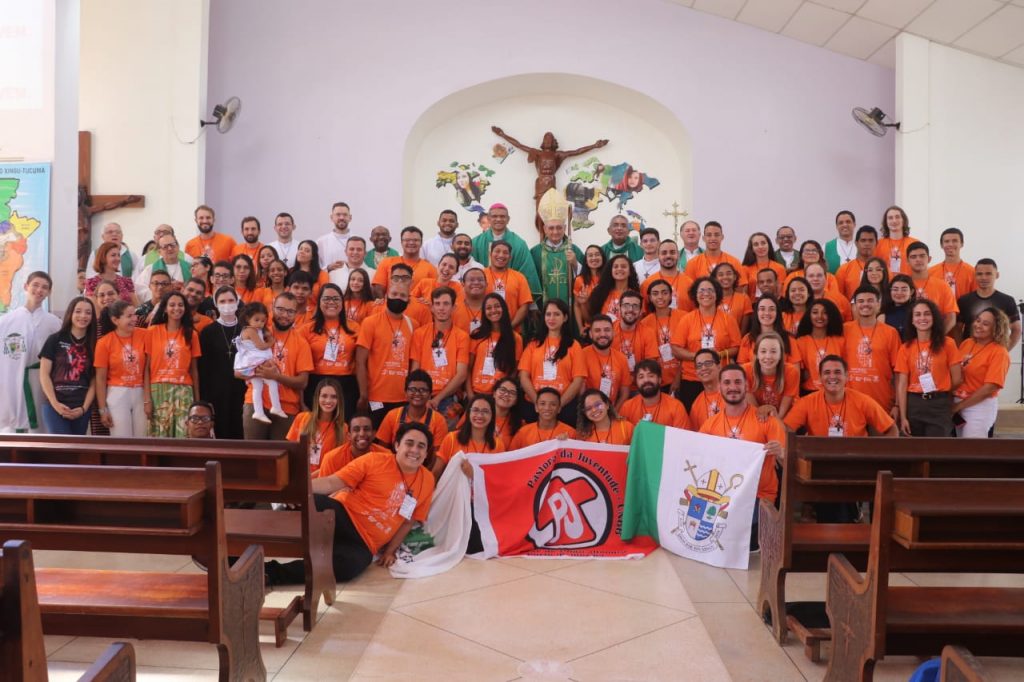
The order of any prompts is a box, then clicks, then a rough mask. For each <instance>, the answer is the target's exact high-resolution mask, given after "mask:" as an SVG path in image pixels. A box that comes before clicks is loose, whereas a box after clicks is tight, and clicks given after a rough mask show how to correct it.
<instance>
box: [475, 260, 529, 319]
mask: <svg viewBox="0 0 1024 682" xmlns="http://www.w3.org/2000/svg"><path fill="white" fill-rule="evenodd" d="M484 276H486V277H487V293H495V294H498V295H499V296H501V297H502V298H503V299H505V305H507V306H508V314H509V317H512V318H515V316H516V313H517V312H519V309H520V308H522V307H523V306H528V305H530V304H531V303H533V294H532V293H530V284H529V282H527V281H526V278H525V277H523V275H522V274H521V273H518V272H516V271H515V270H513V269H512V268H509V269H507V270H505V272H502V273H498V272H495V270H494V268H484Z"/></svg>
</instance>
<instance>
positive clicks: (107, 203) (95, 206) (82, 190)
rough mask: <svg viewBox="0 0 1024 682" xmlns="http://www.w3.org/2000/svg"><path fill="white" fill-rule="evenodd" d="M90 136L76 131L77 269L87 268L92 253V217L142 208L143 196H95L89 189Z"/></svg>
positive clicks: (88, 133)
mask: <svg viewBox="0 0 1024 682" xmlns="http://www.w3.org/2000/svg"><path fill="white" fill-rule="evenodd" d="M91 180H92V133H90V132H88V131H86V130H79V131H78V267H80V268H84V267H86V261H87V260H88V259H89V253H91V252H92V217H93V216H94V215H96V214H97V213H102V212H103V211H112V210H114V209H115V208H121V207H123V206H133V207H135V208H142V207H144V206H145V205H146V197H145V196H143V195H141V194H97V195H93V194H92V190H91Z"/></svg>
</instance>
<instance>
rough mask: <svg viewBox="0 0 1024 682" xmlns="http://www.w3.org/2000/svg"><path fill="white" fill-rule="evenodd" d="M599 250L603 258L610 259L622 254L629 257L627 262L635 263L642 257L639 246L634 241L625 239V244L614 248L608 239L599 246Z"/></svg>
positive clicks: (642, 251) (642, 252) (641, 250)
mask: <svg viewBox="0 0 1024 682" xmlns="http://www.w3.org/2000/svg"><path fill="white" fill-rule="evenodd" d="M601 250H602V251H604V257H605V258H608V259H610V258H611V257H612V256H617V255H619V254H620V253H624V254H626V255H627V256H629V262H630V263H635V262H637V261H638V260H640V259H641V258H643V257H644V250H643V249H642V248H640V244H638V243H637V242H636V241H634V240H632V239H630V238H629V237H627V238H626V243H625V244H623V245H622V246H615V245H614V244H612V241H611V240H610V239H609V240H608V241H607V242H605V243H604V244H602V245H601Z"/></svg>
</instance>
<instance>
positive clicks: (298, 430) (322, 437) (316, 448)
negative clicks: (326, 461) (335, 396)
mask: <svg viewBox="0 0 1024 682" xmlns="http://www.w3.org/2000/svg"><path fill="white" fill-rule="evenodd" d="M339 404H340V403H339ZM312 415H313V413H312V412H300V413H299V414H297V415H295V419H294V421H292V425H291V428H289V429H288V435H287V436H285V438H286V439H287V440H290V441H292V442H293V443H298V442H299V439H300V437H301V435H302V430H303V429H304V428H306V424H308V423H309V419H310V417H311V416H312ZM344 439H345V436H344V431H343V433H342V440H344ZM337 446H338V441H337V438H336V437H335V433H334V423H333V422H321V423H319V424H317V430H316V433H315V434H313V435H312V436H310V437H309V470H310V471H316V470H317V469H319V468H320V462H321V460H322V458H323V454H324V453H325V452H328V451H330V450H333V449H334V448H336V447H337Z"/></svg>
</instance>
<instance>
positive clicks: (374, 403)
mask: <svg viewBox="0 0 1024 682" xmlns="http://www.w3.org/2000/svg"><path fill="white" fill-rule="evenodd" d="M370 409H371V410H374V411H376V410H383V409H384V403H382V402H380V401H378V400H371V401H370Z"/></svg>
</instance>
